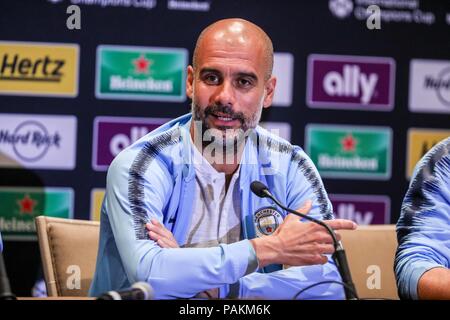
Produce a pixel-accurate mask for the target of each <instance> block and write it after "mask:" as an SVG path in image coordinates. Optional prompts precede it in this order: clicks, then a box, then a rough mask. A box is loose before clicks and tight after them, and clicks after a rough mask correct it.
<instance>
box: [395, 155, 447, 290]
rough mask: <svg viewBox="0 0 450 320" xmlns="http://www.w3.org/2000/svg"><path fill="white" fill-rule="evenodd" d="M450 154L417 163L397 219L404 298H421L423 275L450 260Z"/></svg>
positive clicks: (397, 263)
mask: <svg viewBox="0 0 450 320" xmlns="http://www.w3.org/2000/svg"><path fill="white" fill-rule="evenodd" d="M449 184H450V157H449V156H448V155H447V156H446V157H443V158H440V160H439V161H437V162H436V163H433V157H431V156H428V157H425V158H424V160H422V161H421V162H420V163H419V164H418V165H417V167H416V170H415V173H414V176H413V179H412V180H411V183H410V187H409V189H408V192H407V194H406V196H405V199H404V201H403V205H402V213H401V215H400V219H399V221H398V222H397V237H398V242H399V246H398V250H397V253H396V258H395V274H396V278H397V286H398V290H399V295H400V297H401V298H406V299H418V294H417V288H418V283H419V280H420V278H421V276H422V275H423V274H424V273H425V272H426V271H428V270H430V269H433V268H436V267H445V268H448V267H449V265H450V263H449V259H450V237H449V225H450V186H449Z"/></svg>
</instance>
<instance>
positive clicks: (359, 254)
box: [338, 225, 399, 299]
mask: <svg viewBox="0 0 450 320" xmlns="http://www.w3.org/2000/svg"><path fill="white" fill-rule="evenodd" d="M338 233H339V234H340V235H341V236H342V243H343V245H344V249H345V252H346V253H347V260H348V263H349V267H350V271H351V274H352V278H353V282H354V283H355V287H356V290H357V291H358V295H359V297H360V298H375V299H398V298H399V297H398V293H397V285H396V281H395V275H394V257H395V251H396V249H397V235H396V232H395V225H370V226H360V227H358V229H357V230H354V231H349V230H343V231H339V232H338Z"/></svg>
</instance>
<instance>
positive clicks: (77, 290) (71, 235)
mask: <svg viewBox="0 0 450 320" xmlns="http://www.w3.org/2000/svg"><path fill="white" fill-rule="evenodd" d="M36 227H37V234H38V239H39V248H40V251H41V258H42V266H43V269H44V277H45V283H46V286H47V294H48V296H49V297H55V296H72V297H85V296H87V295H88V291H89V287H90V285H91V281H92V277H93V275H94V271H95V263H96V257H97V249H98V239H99V232H100V223H99V222H94V221H83V220H72V219H61V218H50V217H45V216H39V217H37V218H36Z"/></svg>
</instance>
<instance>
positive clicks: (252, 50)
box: [186, 36, 275, 144]
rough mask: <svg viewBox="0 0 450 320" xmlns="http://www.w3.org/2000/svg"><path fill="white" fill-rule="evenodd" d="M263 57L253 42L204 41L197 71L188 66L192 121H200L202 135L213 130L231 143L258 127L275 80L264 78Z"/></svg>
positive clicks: (214, 38) (212, 38)
mask: <svg viewBox="0 0 450 320" xmlns="http://www.w3.org/2000/svg"><path fill="white" fill-rule="evenodd" d="M263 54H264V53H263V49H262V48H261V45H258V44H257V43H255V42H254V41H242V42H238V43H236V42H234V43H232V44H230V42H229V41H226V39H221V38H220V36H218V37H210V38H207V39H205V40H203V43H202V46H201V49H200V50H199V51H198V55H197V65H196V70H194V69H193V68H192V67H191V66H189V67H188V78H187V86H186V92H187V95H188V96H189V97H190V98H191V99H192V114H193V120H194V121H200V122H201V125H202V134H203V133H204V132H205V131H206V130H208V129H211V131H212V134H213V135H214V136H216V135H217V134H221V135H222V136H223V139H224V140H225V141H224V142H225V143H227V144H228V143H229V142H231V141H228V140H230V139H231V140H234V139H235V138H236V137H237V136H238V135H239V133H244V132H246V131H247V130H248V129H252V128H255V127H256V126H257V125H258V122H259V120H260V118H261V112H262V108H264V107H265V108H267V107H269V106H270V104H271V102H272V97H273V90H274V87H275V79H274V78H271V79H269V80H267V79H265V77H266V74H267V69H266V65H265V63H264V56H263Z"/></svg>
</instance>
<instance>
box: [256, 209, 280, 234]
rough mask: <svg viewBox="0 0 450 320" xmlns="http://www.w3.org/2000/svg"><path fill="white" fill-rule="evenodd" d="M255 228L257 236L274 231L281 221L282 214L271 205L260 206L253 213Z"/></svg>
mask: <svg viewBox="0 0 450 320" xmlns="http://www.w3.org/2000/svg"><path fill="white" fill-rule="evenodd" d="M254 221H255V230H256V235H257V236H258V237H261V236H268V235H271V234H272V233H274V232H275V230H276V229H277V228H278V226H279V225H280V224H281V223H282V222H283V216H282V215H281V213H279V212H278V211H277V210H276V209H274V208H272V207H266V208H261V209H259V210H258V211H256V213H255V220H254Z"/></svg>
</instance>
